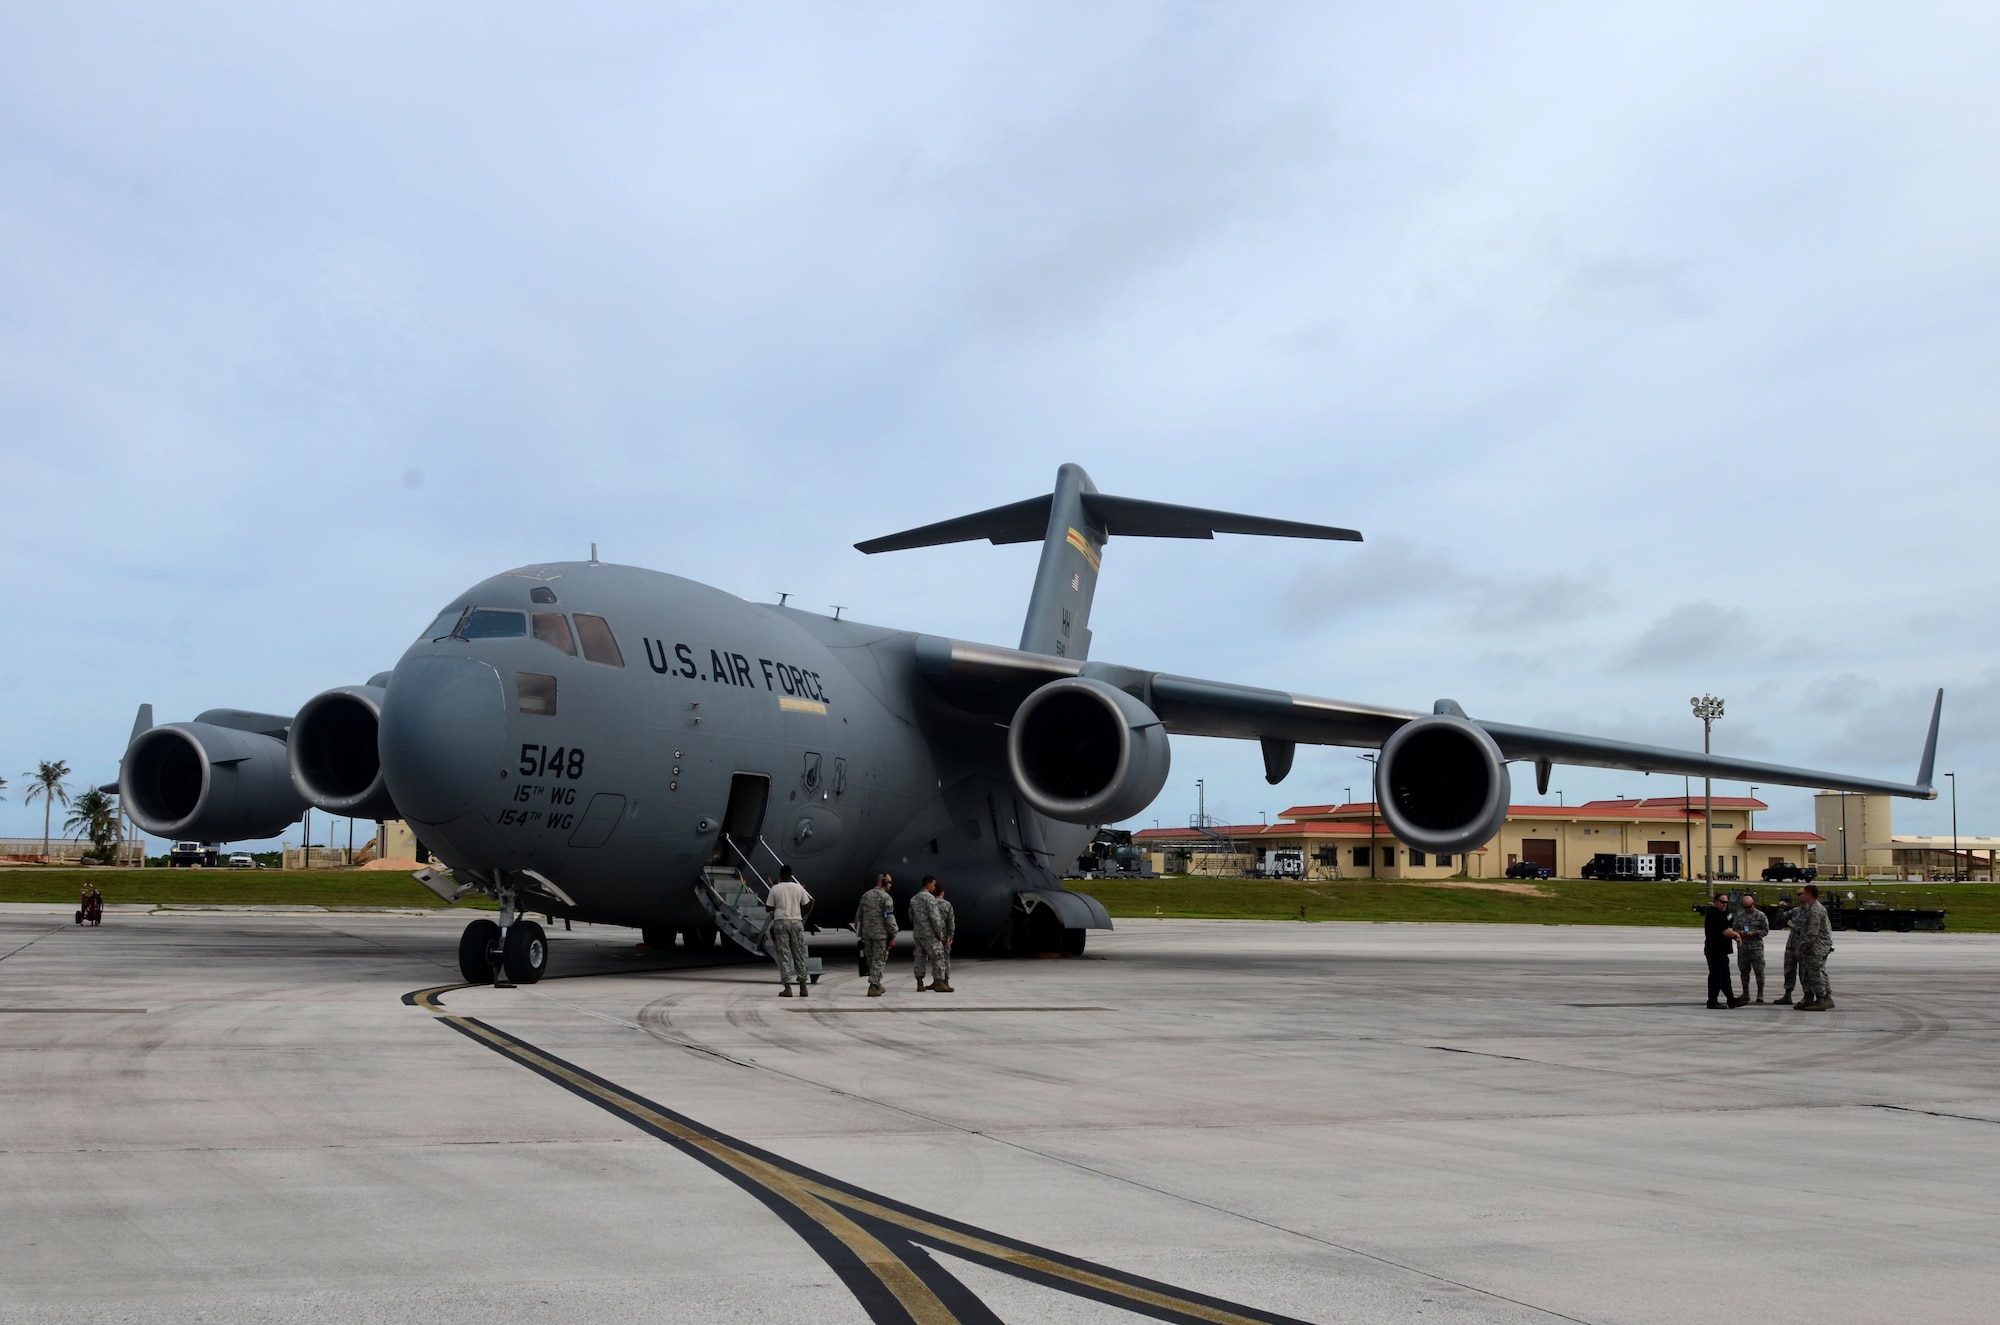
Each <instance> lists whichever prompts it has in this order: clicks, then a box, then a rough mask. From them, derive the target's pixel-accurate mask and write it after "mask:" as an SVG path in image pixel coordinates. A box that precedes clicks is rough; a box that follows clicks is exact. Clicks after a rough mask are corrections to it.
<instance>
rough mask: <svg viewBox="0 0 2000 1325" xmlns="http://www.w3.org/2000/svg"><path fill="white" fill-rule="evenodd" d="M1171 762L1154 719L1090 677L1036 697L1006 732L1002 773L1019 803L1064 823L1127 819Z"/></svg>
mask: <svg viewBox="0 0 2000 1325" xmlns="http://www.w3.org/2000/svg"><path fill="white" fill-rule="evenodd" d="M1169 763H1170V758H1169V751H1168V749H1167V729H1166V726H1165V724H1163V723H1162V722H1161V721H1160V719H1159V715H1157V714H1156V713H1154V712H1153V711H1152V710H1151V709H1149V708H1147V707H1146V706H1145V705H1144V704H1142V703H1140V702H1139V701H1138V700H1136V699H1134V698H1132V696H1130V695H1128V694H1126V693H1125V692H1124V691H1123V690H1120V689H1118V688H1117V687H1116V686H1113V685H1108V684H1106V683H1105V682H1103V681H1098V680H1093V679H1091V678H1089V677H1065V678H1063V679H1062V680H1060V681H1051V682H1049V683H1048V684H1047V685H1045V686H1043V687H1042V688H1041V689H1039V690H1037V691H1035V692H1034V693H1033V694H1031V695H1029V696H1028V697H1027V698H1026V699H1024V700H1022V701H1021V707H1020V708H1019V709H1017V710H1016V711H1015V713H1014V721H1013V724H1012V726H1010V727H1009V728H1008V730H1007V767H1008V769H1009V771H1010V772H1012V773H1013V775H1014V785H1015V787H1017V788H1018V789H1019V790H1020V793H1021V798H1022V799H1023V800H1025V801H1027V802H1028V804H1029V805H1031V806H1033V807H1034V808H1035V809H1036V810H1038V811H1040V812H1041V813H1043V814H1046V815H1047V816H1049V818H1051V819H1059V820H1061V821H1062V822H1064V823H1072V824H1105V823H1116V822H1117V821H1118V820H1120V819H1126V818H1130V817H1131V816H1132V815H1135V814H1137V813H1138V812H1139V811H1141V810H1143V809H1145V808H1146V806H1148V805H1150V804H1151V803H1152V800H1153V797H1155V796H1157V795H1159V794H1160V788H1161V787H1163V786H1165V785H1166V782H1167V768H1168V765H1169Z"/></svg>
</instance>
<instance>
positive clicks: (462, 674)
mask: <svg viewBox="0 0 2000 1325" xmlns="http://www.w3.org/2000/svg"><path fill="white" fill-rule="evenodd" d="M506 736H507V696H506V690H505V688H504V687H502V686H501V684H500V673H498V672H496V671H495V670H493V668H492V667H490V666H488V665H487V664H485V663H483V662H479V661H477V660H475V659H472V658H440V657H435V656H429V657H416V658H405V659H404V660H403V661H402V662H401V663H399V664H398V665H397V667H396V671H395V675H394V676H393V677H392V678H391V679H390V681H389V688H388V693H387V694H386V695H384V696H383V700H382V730H381V737H380V749H381V752H382V773H383V776H384V777H385V778H386V779H387V780H388V783H389V795H390V797H391V798H392V799H394V801H395V802H396V808H397V809H398V810H400V811H401V812H402V813H403V815H404V816H405V817H407V818H410V819H414V820H417V821H418V822H420V823H429V824H441V823H449V822H450V821H451V820H453V819H456V818H458V816H460V815H461V814H464V813H465V812H466V811H467V810H468V809H470V808H472V802H473V798H474V797H475V796H477V795H478V794H479V793H480V792H481V791H482V790H484V789H485V788H486V787H488V786H490V785H492V783H493V780H494V777H495V775H496V770H497V769H498V768H499V767H500V746H501V743H502V742H503V741H505V739H506Z"/></svg>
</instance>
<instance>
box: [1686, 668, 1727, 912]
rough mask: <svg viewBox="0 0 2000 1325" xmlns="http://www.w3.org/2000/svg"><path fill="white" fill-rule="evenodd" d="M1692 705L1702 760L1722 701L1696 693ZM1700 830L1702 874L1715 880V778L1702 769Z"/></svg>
mask: <svg viewBox="0 0 2000 1325" xmlns="http://www.w3.org/2000/svg"><path fill="white" fill-rule="evenodd" d="M1688 703H1689V704H1691V705H1693V707H1694V715H1695V716H1696V717H1697V718H1700V719H1701V753H1702V758H1703V759H1704V760H1706V759H1707V757H1708V754H1709V735H1710V732H1711V730H1712V729H1713V728H1714V726H1715V723H1716V719H1718V718H1720V717H1721V716H1722V701H1721V700H1720V699H1717V698H1716V697H1715V696H1714V695H1696V696H1695V697H1694V698H1692V699H1690V700H1689V701H1688ZM1701 831H1702V841H1703V846H1702V857H1703V860H1702V867H1703V875H1702V877H1704V878H1706V879H1707V880H1708V881H1709V882H1710V883H1714V882H1715V780H1714V779H1713V778H1711V777H1710V776H1709V775H1708V770H1707V769H1703V770H1702V774H1701Z"/></svg>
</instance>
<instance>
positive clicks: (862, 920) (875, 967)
mask: <svg viewBox="0 0 2000 1325" xmlns="http://www.w3.org/2000/svg"><path fill="white" fill-rule="evenodd" d="M854 932H855V933H856V934H857V935H859V936H860V938H861V951H862V953H863V954H864V955H865V957H866V958H867V961H868V997H870V998H880V997H882V967H883V965H884V964H885V963H887V962H888V960H889V949H890V948H892V947H894V946H895V945H896V902H895V899H894V898H892V897H891V896H890V895H889V876H888V875H886V874H878V875H876V876H875V886H874V887H873V888H870V889H869V890H868V891H867V892H865V893H863V894H861V905H860V906H858V907H856V908H855V909H854Z"/></svg>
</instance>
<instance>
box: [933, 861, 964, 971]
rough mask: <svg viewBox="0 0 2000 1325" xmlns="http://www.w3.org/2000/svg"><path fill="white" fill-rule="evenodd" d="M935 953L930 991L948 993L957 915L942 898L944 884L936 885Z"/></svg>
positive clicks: (956, 935) (956, 930)
mask: <svg viewBox="0 0 2000 1325" xmlns="http://www.w3.org/2000/svg"><path fill="white" fill-rule="evenodd" d="M936 897H937V933H938V936H937V953H936V955H935V956H933V957H932V958H931V972H932V975H933V976H934V977H935V978H934V980H933V982H932V984H931V992H932V993H935V994H949V993H951V992H952V987H951V941H952V940H953V939H955V938H957V937H958V916H957V914H956V913H955V912H953V911H952V909H951V903H950V902H947V901H946V900H945V899H944V885H943V884H941V883H940V884H939V885H938V886H937V893H936Z"/></svg>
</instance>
